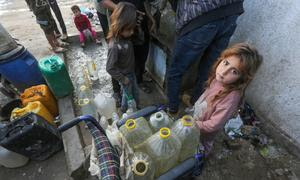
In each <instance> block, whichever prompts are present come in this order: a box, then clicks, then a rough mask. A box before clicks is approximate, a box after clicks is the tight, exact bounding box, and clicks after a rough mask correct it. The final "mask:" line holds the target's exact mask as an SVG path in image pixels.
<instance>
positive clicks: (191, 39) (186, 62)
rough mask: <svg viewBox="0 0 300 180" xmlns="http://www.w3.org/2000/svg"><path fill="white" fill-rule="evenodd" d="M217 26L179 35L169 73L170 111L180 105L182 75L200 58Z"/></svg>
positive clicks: (208, 25) (212, 25)
mask: <svg viewBox="0 0 300 180" xmlns="http://www.w3.org/2000/svg"><path fill="white" fill-rule="evenodd" d="M216 29H217V26H216V25H215V24H207V25H204V26H202V27H199V28H197V29H195V30H193V31H191V32H189V33H188V34H186V35H184V36H181V37H178V39H177V40H176V44H175V49H174V52H173V56H172V61H171V65H170V67H169V69H168V72H167V73H168V75H167V92H168V94H167V95H168V101H169V111H170V112H172V113H175V112H177V111H178V106H179V93H180V85H181V80H182V76H183V75H184V74H185V72H186V71H187V69H188V68H189V67H190V66H191V65H192V64H193V63H195V62H196V61H197V60H199V59H200V58H201V56H202V54H203V52H204V51H205V49H206V48H207V47H208V46H209V44H210V43H211V42H212V40H213V38H214V37H215V35H216Z"/></svg>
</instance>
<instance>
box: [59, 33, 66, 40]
mask: <svg viewBox="0 0 300 180" xmlns="http://www.w3.org/2000/svg"><path fill="white" fill-rule="evenodd" d="M60 39H61V40H62V41H66V40H67V39H68V35H67V34H63V35H62V36H61V38H60Z"/></svg>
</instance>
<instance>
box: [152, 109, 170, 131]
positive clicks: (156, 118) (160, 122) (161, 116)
mask: <svg viewBox="0 0 300 180" xmlns="http://www.w3.org/2000/svg"><path fill="white" fill-rule="evenodd" d="M149 123H150V126H151V128H152V130H153V132H157V131H159V130H160V128H162V127H171V126H172V124H173V121H172V119H170V118H169V116H168V115H167V113H166V112H164V111H159V112H156V113H154V114H152V115H151V116H150V121H149Z"/></svg>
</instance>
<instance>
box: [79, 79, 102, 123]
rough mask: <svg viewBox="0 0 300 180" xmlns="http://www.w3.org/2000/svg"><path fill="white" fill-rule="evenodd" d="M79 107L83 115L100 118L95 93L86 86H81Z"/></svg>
mask: <svg viewBox="0 0 300 180" xmlns="http://www.w3.org/2000/svg"><path fill="white" fill-rule="evenodd" d="M78 105H79V106H80V111H81V114H82V115H91V116H93V117H94V118H96V119H97V118H98V114H97V111H96V106H95V104H94V101H93V92H92V91H91V89H89V88H88V87H86V86H84V85H83V86H81V87H80V89H79V95H78Z"/></svg>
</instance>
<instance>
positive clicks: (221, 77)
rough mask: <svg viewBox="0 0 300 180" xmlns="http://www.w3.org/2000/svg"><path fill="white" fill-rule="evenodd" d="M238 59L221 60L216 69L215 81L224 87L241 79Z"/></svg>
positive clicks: (230, 57) (234, 57) (235, 57)
mask: <svg viewBox="0 0 300 180" xmlns="http://www.w3.org/2000/svg"><path fill="white" fill-rule="evenodd" d="M240 62H241V61H240V58H238V57H237V56H229V57H227V58H225V59H223V60H222V61H221V62H220V64H219V65H218V66H217V69H216V80H217V81H218V82H220V83H222V84H224V85H228V84H232V83H234V82H236V81H237V80H238V79H239V78H240V77H241V72H240V70H239V67H240Z"/></svg>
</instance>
